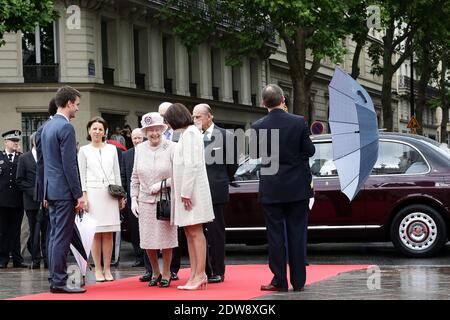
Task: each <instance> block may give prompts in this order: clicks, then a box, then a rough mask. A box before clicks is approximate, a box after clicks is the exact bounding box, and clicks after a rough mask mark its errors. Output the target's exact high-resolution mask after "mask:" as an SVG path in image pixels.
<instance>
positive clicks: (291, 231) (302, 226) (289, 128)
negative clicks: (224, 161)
mask: <svg viewBox="0 0 450 320" xmlns="http://www.w3.org/2000/svg"><path fill="white" fill-rule="evenodd" d="M262 103H263V105H264V106H265V107H266V108H267V109H268V111H269V114H268V115H267V116H265V117H264V118H262V119H260V120H258V121H256V122H255V123H254V124H253V125H252V129H254V130H255V132H256V134H257V137H255V136H254V135H253V136H252V141H250V142H251V143H255V139H256V138H258V140H257V141H258V147H259V151H260V153H261V156H262V166H261V177H260V181H259V201H260V202H261V207H262V209H263V213H264V219H265V221H266V228H267V240H268V251H269V267H270V270H271V271H272V273H273V278H272V281H271V282H270V283H269V284H267V285H262V286H261V290H264V291H288V282H287V274H286V261H287V260H289V270H290V281H291V284H292V286H293V288H294V291H300V290H302V289H303V286H304V285H305V281H306V267H305V263H306V262H305V255H306V250H305V247H306V245H305V242H306V232H305V230H306V224H307V223H308V203H309V198H310V196H311V187H310V183H311V171H310V169H309V166H305V161H306V159H307V158H309V157H311V156H313V155H314V152H315V148H314V145H313V143H312V141H311V139H310V138H309V128H308V125H307V123H306V121H305V119H304V118H303V117H301V116H298V115H293V114H289V113H287V112H285V111H284V110H283V106H284V95H283V90H281V88H280V87H279V86H277V85H275V84H269V85H267V86H266V87H265V88H264V89H263V92H262ZM265 132H267V133H268V136H267V139H264V133H265ZM277 134H278V138H279V140H278V141H274V142H272V140H273V137H276V136H277ZM272 135H273V137H272ZM259 136H261V139H259ZM265 143H267V145H264V144H265ZM276 143H278V145H276ZM250 150H252V148H251V149H250ZM261 150H270V154H268V155H267V156H266V155H264V154H262V152H261ZM252 157H253V158H256V157H257V155H255V154H252ZM276 162H278V163H276ZM274 164H275V166H276V164H278V166H277V167H278V170H277V171H276V172H275V173H273V172H271V174H270V175H269V174H268V172H267V171H268V170H267V171H266V170H265V169H267V168H268V167H272V166H273V165H274ZM264 171H266V172H264ZM285 239H287V246H288V248H289V253H288V254H289V257H288V259H286V250H285Z"/></svg>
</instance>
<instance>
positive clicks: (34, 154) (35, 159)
mask: <svg viewBox="0 0 450 320" xmlns="http://www.w3.org/2000/svg"><path fill="white" fill-rule="evenodd" d="M31 153H32V154H33V158H34V161H36V162H37V151H36V148H33V149H31Z"/></svg>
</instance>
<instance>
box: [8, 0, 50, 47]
mask: <svg viewBox="0 0 450 320" xmlns="http://www.w3.org/2000/svg"><path fill="white" fill-rule="evenodd" d="M53 19H54V13H53V0H0V46H1V45H3V44H4V40H3V35H4V33H6V32H17V31H19V30H20V31H24V32H25V31H33V30H34V28H35V27H36V25H37V24H46V23H49V22H51V21H53Z"/></svg>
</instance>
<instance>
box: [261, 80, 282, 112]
mask: <svg viewBox="0 0 450 320" xmlns="http://www.w3.org/2000/svg"><path fill="white" fill-rule="evenodd" d="M262 103H263V105H264V106H265V107H266V108H268V109H273V108H275V107H280V106H282V105H283V104H284V93H283V90H282V89H281V88H280V87H279V86H277V85H276V84H268V85H267V86H265V87H264V89H263V90H262Z"/></svg>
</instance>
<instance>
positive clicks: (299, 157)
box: [251, 109, 315, 203]
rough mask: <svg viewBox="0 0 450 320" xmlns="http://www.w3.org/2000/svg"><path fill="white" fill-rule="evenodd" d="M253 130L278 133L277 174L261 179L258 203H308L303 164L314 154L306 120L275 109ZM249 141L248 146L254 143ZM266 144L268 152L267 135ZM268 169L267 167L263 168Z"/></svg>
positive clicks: (307, 178) (308, 180)
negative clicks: (272, 130) (267, 130)
mask: <svg viewBox="0 0 450 320" xmlns="http://www.w3.org/2000/svg"><path fill="white" fill-rule="evenodd" d="M252 128H253V129H255V130H256V132H259V131H260V130H261V129H279V139H280V140H279V170H278V173H276V174H275V175H261V177H260V182H259V200H260V202H261V203H286V202H295V201H301V200H305V199H308V198H309V197H310V196H311V188H310V183H311V170H310V168H309V165H306V160H307V159H308V158H309V157H312V156H313V155H314V152H315V147H314V144H313V143H312V141H311V139H310V138H309V128H308V125H307V123H306V121H305V119H304V118H303V117H301V116H298V115H293V114H289V113H287V112H285V111H283V110H281V109H275V110H273V111H271V112H269V114H268V115H267V116H265V117H264V118H262V119H260V120H258V121H256V122H255V123H254V124H253V125H252ZM253 141H254V139H252V141H251V143H253ZM259 143H267V144H268V147H267V149H268V150H271V148H272V146H271V139H270V131H269V135H268V138H267V141H263V140H259ZM263 166H267V167H268V166H270V164H266V165H264V164H263V165H262V167H263Z"/></svg>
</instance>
